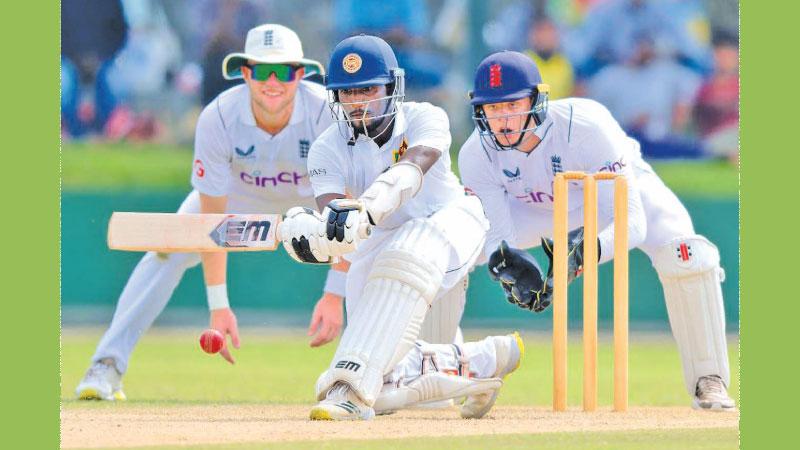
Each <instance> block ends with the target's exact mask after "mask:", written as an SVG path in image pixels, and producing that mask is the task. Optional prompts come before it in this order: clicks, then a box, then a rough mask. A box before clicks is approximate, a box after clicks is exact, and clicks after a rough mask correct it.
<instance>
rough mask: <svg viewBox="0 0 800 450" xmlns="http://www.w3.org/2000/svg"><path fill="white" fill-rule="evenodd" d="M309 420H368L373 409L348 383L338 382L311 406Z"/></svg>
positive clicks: (372, 413) (372, 414)
mask: <svg viewBox="0 0 800 450" xmlns="http://www.w3.org/2000/svg"><path fill="white" fill-rule="evenodd" d="M309 417H310V418H311V420H369V419H372V418H373V417H375V410H374V409H372V408H371V407H369V406H367V404H365V403H364V402H362V401H361V400H360V399H359V398H358V396H357V395H356V394H355V392H353V390H352V389H351V388H350V385H348V384H347V383H343V382H338V383H336V384H334V385H333V387H332V388H331V390H329V391H328V393H327V394H326V396H325V400H323V401H321V402H319V403H317V405H316V406H314V407H313V408H311V414H310V415H309Z"/></svg>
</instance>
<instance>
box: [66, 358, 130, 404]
mask: <svg viewBox="0 0 800 450" xmlns="http://www.w3.org/2000/svg"><path fill="white" fill-rule="evenodd" d="M75 395H77V396H78V399H79V400H109V401H114V400H125V393H124V392H122V374H120V373H119V372H117V368H116V367H115V366H114V363H106V362H102V361H98V362H96V363H94V364H92V366H91V367H89V370H87V371H86V375H84V376H83V379H82V380H81V382H80V384H78V387H77V388H76V389H75Z"/></svg>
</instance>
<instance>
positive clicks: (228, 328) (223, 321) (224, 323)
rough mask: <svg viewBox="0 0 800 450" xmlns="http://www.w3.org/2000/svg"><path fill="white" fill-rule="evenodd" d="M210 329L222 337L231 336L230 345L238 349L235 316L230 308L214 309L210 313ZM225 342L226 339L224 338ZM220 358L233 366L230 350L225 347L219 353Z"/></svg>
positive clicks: (237, 329) (237, 331)
mask: <svg viewBox="0 0 800 450" xmlns="http://www.w3.org/2000/svg"><path fill="white" fill-rule="evenodd" d="M211 328H213V329H215V330H217V331H219V332H220V333H222V335H223V336H227V335H230V336H231V344H233V348H236V349H238V348H239V328H238V326H237V325H236V315H235V314H234V313H233V310H232V309H230V308H223V309H214V310H212V311H211ZM226 340H227V338H226ZM219 354H220V356H222V357H223V358H225V360H226V361H228V362H229V363H231V364H234V363H235V361H234V360H233V356H231V352H230V349H228V346H227V345H225V346H224V347H222V350H220V351H219Z"/></svg>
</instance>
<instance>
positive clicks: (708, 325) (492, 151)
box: [458, 51, 735, 411]
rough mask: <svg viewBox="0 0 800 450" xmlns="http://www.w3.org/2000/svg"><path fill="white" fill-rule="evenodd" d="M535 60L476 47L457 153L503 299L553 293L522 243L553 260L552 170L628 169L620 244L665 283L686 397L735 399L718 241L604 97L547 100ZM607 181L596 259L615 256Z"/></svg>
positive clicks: (575, 220) (573, 245)
mask: <svg viewBox="0 0 800 450" xmlns="http://www.w3.org/2000/svg"><path fill="white" fill-rule="evenodd" d="M547 95H548V87H547V85H546V84H543V82H542V79H541V76H540V74H539V70H538V68H537V67H536V64H535V63H534V62H533V61H532V60H531V59H530V58H529V57H528V56H526V55H524V54H522V53H517V52H510V51H505V52H499V53H494V54H492V55H490V56H488V57H487V58H485V59H484V60H483V61H482V62H481V63H480V65H479V66H478V69H477V71H476V73H475V84H474V89H473V91H472V92H471V104H472V108H473V119H474V122H475V125H476V127H475V130H474V132H473V133H472V135H471V136H470V137H469V139H468V140H467V141H466V142H465V143H464V145H463V147H462V148H461V150H460V154H459V157H458V161H459V168H460V170H461V176H462V181H463V183H464V185H465V186H466V188H467V189H468V190H469V191H471V192H473V193H474V194H475V195H477V196H478V197H479V198H480V199H481V201H482V203H483V207H484V209H485V211H486V216H487V217H488V219H489V221H490V222H491V229H490V230H489V233H488V235H487V239H486V245H485V255H486V256H488V257H489V271H490V275H491V277H492V278H493V279H495V280H498V281H500V282H501V284H502V286H503V289H504V290H505V291H506V294H507V297H508V300H509V301H510V302H512V303H516V304H519V305H520V306H521V307H523V308H526V309H530V310H533V311H536V312H539V311H542V310H544V309H545V308H546V307H547V306H548V305H549V304H550V294H551V291H550V287H551V285H550V284H549V283H550V281H551V280H550V279H549V278H548V279H546V281H547V283H545V281H543V280H542V278H541V277H540V272H539V268H538V267H537V266H536V263H535V261H534V260H533V258H532V257H531V256H530V255H529V254H528V253H527V252H526V251H525V249H529V248H532V247H535V246H537V245H540V243H541V244H542V245H543V246H544V250H545V253H546V254H547V255H548V257H549V258H550V259H551V267H552V240H551V238H552V228H553V214H552V212H553V180H554V178H555V175H556V174H557V173H559V172H563V171H585V172H589V173H593V172H603V171H609V172H615V173H621V174H623V175H625V177H626V178H627V180H628V199H629V204H628V215H629V246H630V248H634V247H638V248H640V249H641V250H642V251H644V252H645V253H646V254H647V256H648V257H649V258H650V261H651V262H652V264H653V266H654V267H655V269H656V271H657V272H658V275H659V278H660V280H661V284H662V286H663V288H664V297H665V301H666V305H667V311H668V314H669V321H670V325H671V327H672V333H673V335H674V336H675V340H676V341H677V344H678V350H679V352H680V354H681V360H682V363H683V373H684V381H685V383H686V389H687V392H688V393H689V395H690V396H692V397H693V402H692V406H693V407H694V408H696V409H703V410H715V411H718V410H724V411H730V410H734V409H735V405H734V402H733V400H732V399H731V398H730V397H729V396H728V393H727V386H728V384H729V382H730V370H729V367H728V353H727V345H726V340H725V313H724V308H723V300H722V289H721V286H720V284H721V282H722V281H723V280H724V271H723V270H722V268H721V267H720V265H719V263H720V257H719V252H718V250H717V247H716V246H714V244H712V243H711V242H710V241H709V240H708V239H706V238H705V237H703V236H701V235H698V234H697V233H696V232H695V230H694V226H693V225H692V220H691V218H690V217H689V213H688V212H687V211H686V208H685V207H684V206H683V204H681V202H680V200H678V198H677V197H676V196H675V194H674V193H673V192H672V191H670V190H669V188H667V187H666V186H665V185H664V183H663V182H662V181H661V179H660V178H659V177H658V175H656V173H655V172H654V171H653V169H652V168H651V167H650V165H649V164H648V163H646V162H645V161H644V160H643V159H642V156H641V151H640V147H639V143H638V142H637V141H636V140H634V139H632V138H630V137H628V136H627V135H626V134H625V132H624V131H623V130H622V128H621V127H620V125H619V124H618V123H617V121H616V120H615V119H614V118H613V117H612V116H611V114H610V113H609V112H608V110H607V109H606V108H605V107H603V106H602V105H601V104H599V103H597V102H595V101H593V100H589V99H579V98H568V99H563V100H556V101H553V102H548V99H547ZM568 189H569V205H568V210H569V213H568V220H569V227H570V229H571V230H573V231H572V232H570V236H569V241H570V244H569V245H570V249H569V255H570V256H569V267H570V269H569V270H570V272H569V273H568V279H569V280H570V281H571V280H573V279H574V278H575V277H576V276H577V275H578V274H579V273H580V270H581V267H582V264H583V261H582V249H583V245H582V244H583V240H582V232H583V228H582V226H581V225H582V223H583V195H582V184H581V183H575V182H573V183H570V184H569V186H568ZM613 199H614V188H613V184H612V183H599V184H598V216H599V217H598V229H599V230H600V231H599V233H598V242H599V253H600V255H599V262H600V263H604V262H607V261H610V260H611V259H613V258H614V245H613V242H614V224H613Z"/></svg>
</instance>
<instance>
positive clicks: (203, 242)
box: [108, 212, 281, 253]
mask: <svg viewBox="0 0 800 450" xmlns="http://www.w3.org/2000/svg"><path fill="white" fill-rule="evenodd" d="M280 221H281V216H280V215H278V214H174V213H172V214H170V213H135V212H115V213H113V214H112V215H111V220H110V221H109V223H108V247H109V248H111V249H113V250H128V251H135V252H144V251H155V252H162V253H190V252H191V253H196V252H219V251H225V252H246V251H272V250H275V249H276V248H278V243H279V242H280V241H279V240H278V238H277V236H276V235H275V233H276V229H277V226H278V224H279V223H280Z"/></svg>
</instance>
